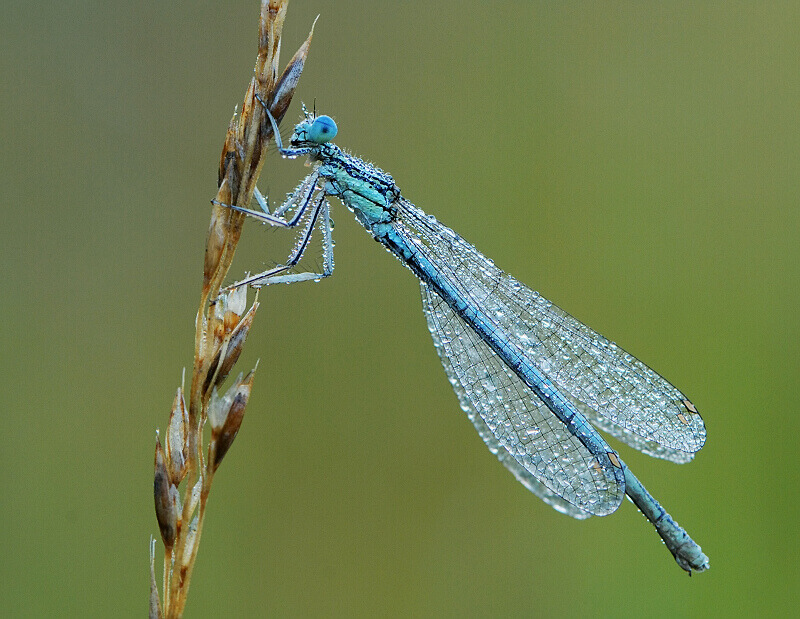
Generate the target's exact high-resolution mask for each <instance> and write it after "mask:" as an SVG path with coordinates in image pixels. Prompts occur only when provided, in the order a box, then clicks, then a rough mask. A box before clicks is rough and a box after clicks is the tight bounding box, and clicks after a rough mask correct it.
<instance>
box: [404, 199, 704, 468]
mask: <svg viewBox="0 0 800 619" xmlns="http://www.w3.org/2000/svg"><path fill="white" fill-rule="evenodd" d="M397 206H398V221H397V223H396V226H397V228H398V230H399V231H400V232H401V234H403V235H404V236H406V237H407V238H408V239H409V241H410V242H412V243H414V244H415V245H416V246H417V247H418V248H419V249H420V250H421V251H424V252H425V254H426V255H427V256H428V258H429V259H430V260H431V261H432V262H433V263H434V264H436V265H437V267H438V268H440V269H441V270H442V271H443V272H444V273H449V278H450V279H451V281H453V282H454V283H455V284H456V285H458V286H459V288H460V290H461V292H462V293H463V294H465V295H469V296H470V297H471V298H472V299H473V300H474V301H475V302H476V303H480V304H481V305H482V306H483V307H484V308H485V310H486V312H487V314H490V315H493V316H494V317H495V320H496V321H497V322H498V324H500V325H501V326H502V327H503V329H504V330H506V331H507V332H508V333H510V334H511V335H512V337H514V338H515V339H516V341H517V342H519V343H522V344H523V348H525V350H526V356H527V357H528V359H529V360H530V361H531V362H533V363H534V364H535V365H536V366H537V367H538V368H539V369H540V370H541V371H542V372H543V373H544V374H545V375H546V376H547V377H548V378H549V379H550V380H551V381H552V382H553V383H555V385H556V386H557V387H558V388H559V390H561V392H562V393H563V394H565V395H566V396H567V397H568V398H569V399H570V400H571V401H572V402H573V403H574V404H575V405H576V407H577V408H578V410H580V411H581V413H583V414H584V416H585V417H586V418H587V419H588V420H589V421H591V422H592V423H593V424H594V425H595V426H597V427H598V428H600V429H602V430H604V431H605V432H608V433H609V434H611V435H612V436H614V437H616V438H618V439H620V440H621V441H623V442H625V443H627V444H628V445H630V446H632V447H634V448H636V449H638V450H640V451H642V452H644V453H646V454H648V455H651V456H656V457H659V458H664V459H667V460H671V461H673V462H688V461H689V460H691V459H692V457H693V455H694V452H696V451H697V450H698V449H700V448H701V447H702V446H703V443H704V442H705V437H706V431H705V425H704V424H703V419H702V418H701V417H700V415H699V414H698V413H697V410H696V409H695V407H694V406H693V405H692V403H691V402H690V401H689V400H688V399H687V398H686V396H685V395H683V394H682V393H681V392H680V391H678V389H676V388H675V387H673V386H672V385H671V384H670V383H668V382H667V381H666V380H664V379H663V378H662V377H661V376H659V375H658V374H657V373H656V372H654V371H653V370H651V369H650V368H649V367H647V366H646V365H645V364H644V363H642V362H641V361H639V360H638V359H636V358H635V357H633V356H632V355H629V354H628V353H626V352H625V351H624V350H622V349H621V348H620V347H618V346H617V345H616V344H614V343H613V342H610V341H609V340H607V339H606V338H604V337H603V336H602V335H600V334H598V333H596V332H595V331H593V330H592V329H590V328H589V327H587V326H586V325H584V324H583V323H581V322H580V321H578V320H576V319H575V318H573V317H572V316H570V315H569V314H568V313H566V312H565V311H564V310H562V309H560V308H559V307H557V306H556V305H554V304H552V303H550V302H549V301H548V300H547V299H545V298H543V297H542V296H541V295H539V293H537V292H534V291H533V290H531V289H529V288H527V287H526V286H524V285H523V284H521V283H520V282H518V281H517V280H515V279H514V278H513V277H511V276H509V275H507V274H505V273H503V272H502V271H501V270H500V269H498V268H497V267H496V266H495V265H494V263H493V262H492V261H491V260H489V259H488V258H486V257H485V256H483V255H482V254H481V253H480V252H478V251H477V250H476V249H475V248H474V247H473V246H472V245H470V244H469V243H467V242H466V241H465V240H464V239H462V238H461V237H459V236H458V235H457V234H456V233H455V232H453V231H452V230H450V229H449V228H447V227H445V226H443V225H442V224H440V223H439V222H438V221H436V219H435V218H434V217H432V216H430V215H427V214H425V213H424V212H422V211H421V210H420V209H418V208H416V207H415V206H414V205H412V204H411V203H409V202H407V201H405V200H400V201H399V202H398V204H397Z"/></svg>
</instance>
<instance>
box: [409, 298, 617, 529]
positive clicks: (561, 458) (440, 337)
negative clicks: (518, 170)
mask: <svg viewBox="0 0 800 619" xmlns="http://www.w3.org/2000/svg"><path fill="white" fill-rule="evenodd" d="M421 287H422V305H423V309H424V311H425V316H426V318H427V320H428V328H429V329H430V332H431V335H432V336H433V342H434V345H435V346H436V350H437V352H438V353H439V357H440V358H441V360H442V364H443V365H444V368H445V371H446V372H447V376H448V378H449V379H450V383H451V384H452V385H453V388H454V389H455V392H456V395H458V399H459V401H460V403H461V407H462V408H463V409H464V411H465V412H466V413H467V415H468V416H469V418H470V421H472V423H473V424H474V425H475V428H476V429H477V430H478V434H480V436H481V438H482V439H483V440H484V442H485V443H486V445H487V446H488V447H489V450H490V451H491V452H492V453H493V454H495V455H496V456H497V457H498V458H499V459H500V461H501V462H502V463H503V464H504V465H505V466H506V468H508V469H509V470H510V471H511V472H512V473H513V474H514V476H515V477H516V478H517V479H518V480H519V481H520V482H521V483H522V484H523V485H524V486H525V487H526V488H528V489H529V490H530V491H531V492H533V493H534V494H535V495H537V496H538V497H540V498H541V499H542V500H543V501H544V502H545V503H547V504H548V505H551V506H553V507H554V508H555V509H557V510H558V511H560V512H562V513H565V514H568V515H570V516H572V517H574V518H588V517H589V516H590V515H591V514H596V515H605V514H609V513H611V512H613V511H614V510H615V509H616V508H617V507H618V506H619V504H620V501H621V500H622V497H623V495H624V494H625V485H624V483H621V480H620V479H618V478H617V477H616V474H615V472H614V470H613V469H612V467H610V466H609V465H606V466H601V464H600V462H599V461H598V459H597V458H596V457H595V456H594V455H593V454H592V453H591V452H590V451H589V450H588V449H587V448H586V447H585V446H584V445H583V443H581V442H580V440H579V439H578V438H577V437H576V436H574V435H573V434H572V433H570V432H569V430H568V429H567V427H566V426H565V425H564V424H563V423H562V422H561V421H560V420H559V419H558V418H557V417H556V416H555V415H553V413H552V412H550V409H549V408H548V407H547V405H546V404H545V403H544V402H543V401H542V400H541V399H539V398H538V397H537V396H536V394H535V393H534V392H533V391H531V389H530V388H529V387H528V386H527V385H525V383H523V382H522V380H521V379H520V378H519V377H518V376H517V375H516V374H515V373H514V372H513V371H512V370H510V369H509V368H508V367H507V366H506V364H505V363H504V362H503V361H502V359H500V357H499V356H498V355H497V354H496V353H495V352H494V351H493V350H492V349H491V348H489V346H488V345H487V344H486V343H485V342H484V341H483V340H482V339H481V338H480V337H479V336H478V335H477V334H476V333H475V332H474V331H473V330H472V329H471V328H470V327H469V325H467V323H466V322H464V321H463V320H462V319H461V318H460V317H459V316H458V315H457V314H456V313H455V312H453V310H452V309H450V307H449V306H448V305H447V303H445V302H444V301H443V300H442V299H441V297H439V295H438V294H436V292H434V291H433V290H431V289H430V288H429V287H428V286H427V285H426V284H425V283H421ZM608 451H611V449H610V448H608Z"/></svg>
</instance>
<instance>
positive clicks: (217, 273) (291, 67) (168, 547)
mask: <svg viewBox="0 0 800 619" xmlns="http://www.w3.org/2000/svg"><path fill="white" fill-rule="evenodd" d="M287 5H288V0H262V2H261V17H260V21H259V36H258V56H257V58H256V65H255V70H254V74H253V78H252V79H251V80H250V84H249V86H248V88H247V92H246V94H245V97H244V101H243V102H242V105H241V112H240V113H236V112H234V115H233V117H232V118H231V121H230V123H229V125H228V130H227V133H226V136H225V143H224V146H223V148H222V153H221V156H220V163H219V189H218V191H217V195H216V198H215V200H214V201H213V207H212V211H211V222H210V224H209V228H208V236H207V240H206V251H205V260H204V264H203V288H202V292H201V296H200V306H199V309H198V312H197V316H196V318H195V346H194V363H193V366H192V380H191V386H190V388H189V391H188V402H187V401H186V400H185V398H186V396H187V394H186V393H185V392H184V390H183V389H182V388H180V389H178V392H177V394H176V396H175V400H174V402H173V405H172V410H171V413H170V419H169V428H168V431H167V436H166V441H165V446H166V448H162V446H161V442H160V440H157V441H156V453H155V474H154V482H153V490H154V497H155V505H156V517H157V520H158V523H159V529H160V530H161V536H162V540H163V542H164V546H165V558H164V579H163V583H162V587H163V589H162V597H161V600H160V601H159V599H158V587H157V586H156V585H155V575H154V568H152V559H151V572H152V575H151V581H152V583H151V594H150V616H151V617H161V616H163V617H167V618H175V617H181V616H182V615H183V610H184V608H185V605H186V599H187V594H188V590H189V583H190V581H191V576H192V570H193V568H194V565H195V560H196V558H197V551H198V547H199V544H200V538H201V533H202V529H203V521H204V517H205V513H206V509H205V508H206V503H207V500H208V495H209V492H210V490H211V482H212V481H213V479H214V473H215V472H216V470H217V468H218V467H219V465H220V463H221V462H222V459H223V458H224V457H225V455H226V454H227V453H228V451H229V450H230V447H231V445H232V444H233V441H234V439H235V438H236V435H237V433H238V432H239V429H240V428H241V424H242V420H243V419H244V412H245V407H246V405H247V401H248V398H249V396H250V392H251V389H252V386H253V379H254V376H255V368H254V369H253V370H252V371H250V372H249V373H248V374H247V375H246V376H245V377H244V378H242V375H241V374H240V375H239V378H238V379H237V380H236V381H234V383H233V385H232V386H231V387H230V388H229V389H228V390H226V391H225V395H224V396H222V397H220V396H219V395H218V394H217V390H218V389H220V388H221V387H222V383H223V381H225V379H226V377H227V376H228V374H229V373H230V372H231V370H232V369H233V367H234V366H235V364H236V362H237V361H238V359H239V356H240V355H241V352H242V349H243V347H244V344H245V341H246V340H247V334H248V333H249V331H250V327H251V326H252V324H253V321H254V319H255V313H256V310H257V309H258V306H259V303H258V296H256V300H255V301H254V302H253V304H252V306H251V307H250V308H249V309H247V290H246V287H244V286H242V287H238V288H235V289H233V290H226V291H224V292H223V293H222V294H220V289H221V287H222V283H223V281H224V280H225V277H226V276H227V274H228V270H229V269H230V266H231V263H232V261H233V256H234V254H235V252H236V246H237V244H238V242H239V238H240V236H241V233H242V226H243V224H244V220H245V216H244V215H243V214H241V213H239V212H236V211H234V210H233V209H230V208H227V207H225V206H221V204H232V205H238V206H245V207H246V206H248V205H249V204H250V201H251V200H252V198H253V194H254V192H255V188H256V181H257V180H258V177H259V175H260V173H261V168H262V166H263V164H264V155H265V154H266V151H267V144H268V141H269V139H270V138H271V137H272V132H273V130H272V125H271V123H270V122H269V120H268V119H267V117H266V114H265V112H264V108H263V106H262V105H261V103H260V101H259V99H260V100H262V101H265V102H267V104H268V105H269V109H270V112H271V113H272V115H273V116H274V117H275V118H276V119H278V120H280V119H281V118H282V117H283V116H284V114H285V113H286V110H287V109H288V107H289V104H290V102H291V99H292V95H293V94H294V91H295V88H296V87H297V83H298V80H299V79H300V75H301V73H302V71H303V66H304V64H305V60H306V57H307V55H308V51H309V47H310V44H311V37H312V35H313V32H314V28H313V25H312V28H311V32H310V33H309V35H308V38H307V39H306V41H305V42H304V43H303V45H302V46H301V47H300V49H299V50H298V51H297V53H296V54H295V55H294V56H293V57H292V59H291V61H290V62H289V64H288V65H287V66H286V68H285V69H284V70H283V72H282V73H281V74H280V76H279V75H278V67H279V53H280V46H281V43H280V37H281V31H282V30H283V22H284V19H285V17H286V8H287ZM315 23H316V21H315ZM245 310H246V311H245ZM207 421H208V422H209V424H210V425H211V439H210V441H209V444H208V451H207V454H204V452H205V449H204V448H203V429H204V427H205V425H206V422H207ZM204 455H206V456H207V457H206V458H204ZM179 486H180V487H182V488H183V500H181V495H180V492H179V490H178V488H179ZM152 552H154V551H151V553H152Z"/></svg>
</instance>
